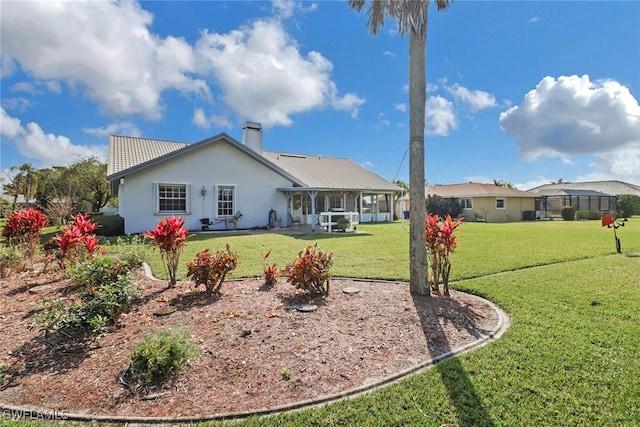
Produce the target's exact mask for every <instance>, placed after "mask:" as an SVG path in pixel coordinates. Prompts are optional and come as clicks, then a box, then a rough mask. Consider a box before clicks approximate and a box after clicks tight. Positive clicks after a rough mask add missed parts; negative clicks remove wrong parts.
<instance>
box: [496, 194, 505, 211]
mask: <svg viewBox="0 0 640 427" xmlns="http://www.w3.org/2000/svg"><path fill="white" fill-rule="evenodd" d="M499 201H502V207H500V206H498V202H499ZM496 209H499V210H505V209H507V199H506V198H505V197H496Z"/></svg>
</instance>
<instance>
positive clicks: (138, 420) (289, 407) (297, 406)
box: [0, 267, 511, 424]
mask: <svg viewBox="0 0 640 427" xmlns="http://www.w3.org/2000/svg"><path fill="white" fill-rule="evenodd" d="M145 272H146V273H147V275H149V276H150V277H149V278H153V277H152V276H151V275H150V270H147V268H146V267H145ZM156 280H157V279H156ZM467 295H471V294H467ZM471 296H472V297H473V298H478V299H481V300H483V301H484V302H486V303H488V304H489V305H490V306H491V307H492V308H493V310H494V311H495V313H496V315H497V316H498V323H497V325H496V327H495V328H494V329H493V330H491V331H489V332H487V333H486V334H484V335H482V336H481V338H479V339H477V340H476V341H473V342H471V343H468V344H466V345H463V346H460V347H457V348H455V349H452V350H450V351H448V352H446V353H443V354H441V355H438V356H436V357H433V358H430V359H428V360H425V361H423V362H420V363H418V364H416V365H414V366H412V367H410V368H407V369H404V370H402V371H400V372H397V373H395V374H392V375H389V376H387V377H385V378H382V379H380V380H379V381H376V382H373V383H370V384H365V385H361V386H358V387H355V388H352V389H348V390H344V391H342V392H339V393H335V394H331V395H326V396H320V397H318V398H315V399H308V400H302V401H298V402H293V403H288V404H284V405H279V406H274V407H269V408H261V409H257V410H253V411H240V412H230V413H221V414H212V415H198V416H185V417H180V416H178V417H141V416H119V415H91V414H80V413H70V412H62V411H53V410H46V409H37V408H30V407H19V406H12V405H5V404H4V403H2V402H0V421H1V420H6V421H9V420H15V421H23V420H24V421H29V420H33V421H38V420H41V421H46V420H50V421H78V422H86V423H96V422H101V423H112V424H174V423H197V422H206V421H225V420H234V419H235V420H237V419H243V418H248V417H252V416H267V415H275V414H280V413H283V412H290V411H295V410H301V409H305V408H310V407H314V406H321V405H324V404H328V403H333V402H337V401H339V400H343V399H346V398H354V397H357V396H359V395H361V394H364V393H368V392H371V391H373V390H376V389H379V388H381V387H383V386H387V385H390V384H393V383H395V382H398V381H400V380H401V379H404V378H406V377H408V376H410V375H414V374H417V373H420V372H422V371H425V370H427V369H429V368H431V367H432V366H434V365H436V364H437V363H439V362H441V361H443V360H446V359H449V358H452V357H455V356H458V355H460V354H463V353H467V352H469V351H471V350H475V349H478V348H481V347H484V346H485V345H487V344H489V343H491V342H492V341H495V340H497V339H498V338H500V337H501V336H502V335H503V334H504V333H505V331H506V330H507V329H508V328H509V326H510V324H511V322H510V320H509V316H508V315H507V314H506V312H504V311H503V310H502V309H501V308H499V307H498V306H497V305H495V304H494V303H492V302H491V301H488V300H486V299H484V298H481V297H479V296H476V295H471ZM52 414H53V415H54V416H55V417H56V419H50V418H49V419H47V415H52Z"/></svg>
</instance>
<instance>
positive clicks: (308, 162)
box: [262, 151, 400, 192]
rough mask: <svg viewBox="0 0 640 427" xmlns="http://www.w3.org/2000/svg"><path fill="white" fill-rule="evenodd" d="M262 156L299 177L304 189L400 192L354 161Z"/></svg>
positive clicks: (303, 156) (315, 157)
mask: <svg viewBox="0 0 640 427" xmlns="http://www.w3.org/2000/svg"><path fill="white" fill-rule="evenodd" d="M262 155H263V156H264V157H265V158H267V159H268V160H270V161H271V162H273V163H274V164H276V165H277V166H279V167H280V168H282V169H283V170H285V171H287V172H288V173H289V174H291V175H293V176H295V177H296V178H297V179H298V180H299V181H300V182H301V183H302V184H303V186H304V187H310V188H315V189H321V190H331V189H335V190H369V191H384V192H388V191H392V192H395V191H400V188H399V187H397V186H396V185H395V184H393V183H391V182H389V181H387V180H385V179H383V178H381V177H380V176H378V175H376V174H375V173H373V172H371V171H370V170H368V169H366V168H364V167H362V166H360V165H359V164H357V163H355V162H354V161H352V160H350V159H347V158H341V157H327V156H319V155H310V154H292V153H280V152H273V151H264V152H263V153H262Z"/></svg>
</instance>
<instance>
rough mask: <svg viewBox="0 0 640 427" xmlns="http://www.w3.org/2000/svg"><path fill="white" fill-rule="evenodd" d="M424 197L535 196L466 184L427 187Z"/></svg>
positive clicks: (489, 186)
mask: <svg viewBox="0 0 640 427" xmlns="http://www.w3.org/2000/svg"><path fill="white" fill-rule="evenodd" d="M425 195H426V196H433V195H438V196H440V197H445V198H447V197H455V198H460V197H535V196H536V195H535V194H533V193H531V192H528V191H522V190H516V189H513V188H508V187H500V186H498V185H491V184H480V183H478V182H468V183H466V184H449V185H427V186H425Z"/></svg>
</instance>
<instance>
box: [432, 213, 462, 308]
mask: <svg viewBox="0 0 640 427" xmlns="http://www.w3.org/2000/svg"><path fill="white" fill-rule="evenodd" d="M461 223H462V218H460V219H456V220H452V219H451V216H450V215H447V216H446V217H444V218H442V217H439V216H438V215H427V216H426V218H425V232H426V238H427V257H428V259H429V264H430V265H431V273H430V278H431V289H432V290H434V291H435V292H437V293H438V294H441V295H445V296H449V273H450V272H451V260H450V259H449V255H450V254H452V253H453V251H454V250H455V249H456V246H457V242H456V234H455V230H456V228H457V227H458V226H459V225H460V224H461ZM440 283H442V287H443V289H442V293H441V292H440Z"/></svg>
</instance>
